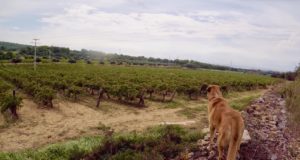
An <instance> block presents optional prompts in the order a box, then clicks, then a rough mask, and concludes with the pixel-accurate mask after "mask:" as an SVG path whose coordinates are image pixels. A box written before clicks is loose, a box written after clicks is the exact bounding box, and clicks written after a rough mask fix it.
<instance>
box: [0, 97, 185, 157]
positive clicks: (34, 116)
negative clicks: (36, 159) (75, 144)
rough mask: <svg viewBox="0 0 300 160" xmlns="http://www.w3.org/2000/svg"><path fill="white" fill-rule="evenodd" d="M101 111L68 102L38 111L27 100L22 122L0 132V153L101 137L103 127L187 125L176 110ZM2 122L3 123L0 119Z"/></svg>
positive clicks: (106, 107) (117, 108)
mask: <svg viewBox="0 0 300 160" xmlns="http://www.w3.org/2000/svg"><path fill="white" fill-rule="evenodd" d="M102 107H103V108H101V109H102V110H100V109H99V110H97V109H95V108H90V107H87V106H85V105H82V104H78V103H73V102H69V101H61V100H60V101H57V102H55V108H54V109H42V108H39V107H38V106H37V105H36V104H35V103H34V102H33V101H32V100H30V99H24V100H23V107H21V108H20V110H19V114H20V117H21V119H20V120H19V121H18V122H17V123H14V124H10V125H9V127H7V128H6V127H4V128H1V129H0V148H1V149H0V150H1V151H17V150H21V149H26V148H36V147H40V146H42V145H45V144H49V143H54V142H58V141H62V140H65V139H70V138H76V137H81V136H86V135H96V134H99V132H100V130H101V127H103V126H104V125H105V126H109V127H111V128H113V129H114V130H115V131H118V132H126V131H132V130H137V131H139V130H143V129H145V128H147V127H149V126H153V125H158V124H160V123H162V122H184V121H188V120H190V119H188V118H186V117H185V116H179V115H178V114H176V112H177V111H178V110H179V109H180V108H175V109H158V108H157V107H154V106H152V107H148V108H144V109H137V108H133V107H128V106H122V105H116V104H114V105H113V106H112V105H111V104H107V102H105V103H103V104H102ZM0 121H3V119H2V120H0Z"/></svg>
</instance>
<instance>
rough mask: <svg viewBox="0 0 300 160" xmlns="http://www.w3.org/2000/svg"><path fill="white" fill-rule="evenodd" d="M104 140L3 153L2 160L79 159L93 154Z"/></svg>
mask: <svg viewBox="0 0 300 160" xmlns="http://www.w3.org/2000/svg"><path fill="white" fill-rule="evenodd" d="M101 140H102V138H101V137H99V136H96V137H84V138H80V139H77V140H71V141H68V142H65V143H57V144H51V145H49V146H46V147H43V148H40V149H37V150H35V149H28V150H25V151H20V152H2V153H0V159H1V160H24V159H28V160H64V159H72V158H73V157H79V156H82V155H84V154H87V153H89V152H91V151H92V150H93V149H95V148H96V147H98V146H99V145H100V144H101Z"/></svg>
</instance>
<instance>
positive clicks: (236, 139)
mask: <svg viewBox="0 0 300 160" xmlns="http://www.w3.org/2000/svg"><path fill="white" fill-rule="evenodd" d="M235 118H236V119H235V120H234V121H233V122H232V126H231V137H230V142H229V148H228V154H227V160H236V154H237V152H238V150H239V149H240V144H241V141H242V136H243V132H244V122H243V119H242V118H241V117H240V116H239V117H235Z"/></svg>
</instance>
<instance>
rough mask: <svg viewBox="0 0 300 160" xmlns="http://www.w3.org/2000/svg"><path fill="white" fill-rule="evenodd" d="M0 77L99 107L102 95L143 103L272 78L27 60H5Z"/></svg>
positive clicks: (42, 97) (46, 98)
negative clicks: (92, 100)
mask: <svg viewBox="0 0 300 160" xmlns="http://www.w3.org/2000/svg"><path fill="white" fill-rule="evenodd" d="M0 77H2V78H3V79H4V80H6V81H8V82H10V83H12V84H14V85H15V86H16V87H17V88H20V89H22V90H23V91H24V92H26V93H27V94H29V95H31V96H32V97H34V99H35V100H36V101H37V102H39V103H40V104H42V105H45V106H49V107H53V103H52V100H53V99H54V98H55V96H56V95H57V94H62V95H65V96H66V97H70V98H74V99H75V100H76V99H78V97H79V96H80V95H83V94H90V95H95V96H97V104H96V105H97V107H99V105H100V103H101V101H102V100H103V99H104V98H105V99H112V100H116V101H119V102H126V103H128V104H133V105H138V106H145V99H150V100H159V101H172V100H173V98H174V97H175V96H176V95H187V96H188V97H189V98H191V99H192V98H193V97H197V96H199V95H201V94H203V93H204V92H203V90H204V89H205V87H206V86H207V84H218V85H220V86H223V88H226V90H251V89H254V88H260V87H266V86H267V85H269V84H272V83H275V82H276V79H273V78H270V77H267V76H260V75H255V74H245V73H237V72H224V71H212V70H187V69H171V68H151V67H124V66H103V65H85V64H81V65H79V64H41V65H39V66H38V69H37V71H33V69H32V66H31V65H26V64H22V65H7V66H4V67H1V69H0Z"/></svg>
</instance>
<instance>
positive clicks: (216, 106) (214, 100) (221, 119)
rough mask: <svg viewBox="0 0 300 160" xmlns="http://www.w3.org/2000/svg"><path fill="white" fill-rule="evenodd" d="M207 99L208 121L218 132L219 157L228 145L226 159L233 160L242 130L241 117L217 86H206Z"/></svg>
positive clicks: (242, 122)
mask: <svg viewBox="0 0 300 160" xmlns="http://www.w3.org/2000/svg"><path fill="white" fill-rule="evenodd" d="M208 99H209V104H208V114H209V123H210V125H211V127H212V128H215V129H217V130H218V132H219V135H218V150H219V158H220V157H221V156H222V153H223V149H224V148H225V147H227V146H228V155H227V160H235V158H236V154H237V151H238V150H239V147H240V143H241V139H242V135H243V132H244V121H243V118H242V116H241V114H240V113H239V112H238V111H235V110H234V109H232V108H231V107H229V105H228V103H227V101H226V100H225V99H224V98H223V96H222V93H221V91H220V89H219V87H218V86H210V88H208ZM211 136H212V135H211Z"/></svg>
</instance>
